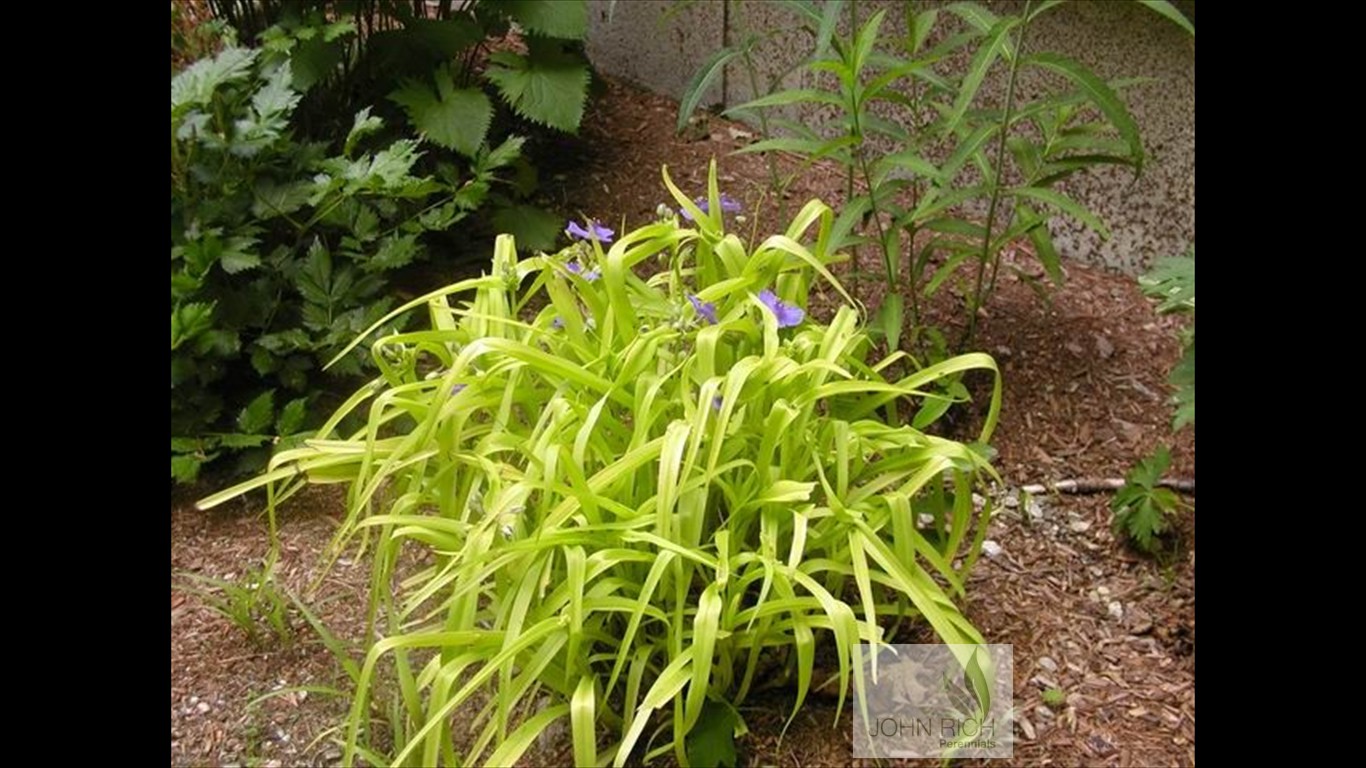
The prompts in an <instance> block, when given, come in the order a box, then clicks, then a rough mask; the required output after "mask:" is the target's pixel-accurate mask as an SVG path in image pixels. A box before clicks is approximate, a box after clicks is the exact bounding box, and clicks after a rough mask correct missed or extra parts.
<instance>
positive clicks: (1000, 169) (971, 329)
mask: <svg viewBox="0 0 1366 768" xmlns="http://www.w3.org/2000/svg"><path fill="white" fill-rule="evenodd" d="M1032 4H1033V0H1025V7H1024V14H1023V19H1024V20H1023V21H1022V22H1021V23H1020V34H1019V37H1018V39H1017V40H1016V42H1015V55H1014V56H1013V57H1011V60H1010V80H1009V82H1008V83H1007V85H1006V102H1005V108H1004V111H1003V112H1002V115H1001V128H1000V131H999V133H1000V136H999V137H998V138H997V142H996V163H995V167H994V168H993V169H992V170H993V171H995V177H994V178H993V179H992V182H991V203H990V204H989V205H988V206H987V223H986V232H985V233H983V235H982V254H981V256H980V258H979V259H978V261H977V276H976V278H975V280H974V286H973V290H972V303H971V304H970V305H969V306H968V327H967V329H966V330H965V331H964V333H963V337H962V338H961V339H960V340H959V341H958V346H957V349H966V348H967V345H968V344H969V343H970V342H971V341H972V339H973V337H974V336H975V335H976V333H977V314H978V312H979V311H980V310H981V308H982V303H983V301H984V297H985V295H986V294H985V293H984V292H983V280H984V279H985V277H986V268H987V262H988V261H990V262H991V264H992V267H991V275H992V283H993V285H994V284H995V281H996V269H997V266H999V264H1000V261H1001V254H1000V251H999V250H998V251H997V252H996V253H995V254H992V253H991V241H992V235H993V230H994V229H995V226H996V212H997V210H998V208H999V206H1000V202H1001V177H1002V176H1003V175H1004V173H1005V157H1006V139H1007V138H1009V135H1010V120H1011V117H1013V115H1014V109H1015V81H1016V77H1017V75H1018V74H1019V71H1020V63H1021V61H1022V60H1023V59H1024V43H1025V35H1026V34H1027V33H1028V32H1029V24H1030V21H1031V18H1030V15H1029V9H1030V6H1031V5H1032Z"/></svg>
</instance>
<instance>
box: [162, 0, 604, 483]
mask: <svg viewBox="0 0 1366 768" xmlns="http://www.w3.org/2000/svg"><path fill="white" fill-rule="evenodd" d="M208 5H209V7H210V9H211V10H212V12H213V16H214V19H213V20H212V21H211V22H204V23H203V24H201V25H200V26H199V27H195V28H190V29H187V28H186V24H185V22H184V21H183V17H182V16H177V12H176V9H175V7H174V5H173V10H172V61H173V77H172V82H171V133H172V148H171V155H172V184H171V209H172V223H171V261H172V264H171V267H172V268H171V353H172V372H171V379H172V398H171V400H172V402H171V411H172V429H171V434H172V459H171V474H172V478H173V479H175V480H177V481H188V480H193V479H194V478H195V477H196V476H197V474H198V472H199V469H200V467H201V466H202V465H204V464H205V463H206V462H209V461H212V460H214V459H216V458H218V457H219V456H221V455H223V454H225V453H237V452H241V451H246V453H245V454H244V455H242V456H241V457H240V461H239V468H240V469H251V468H253V467H257V466H259V464H260V462H261V461H262V460H264V454H265V452H264V451H261V450H250V449H254V448H259V447H262V446H265V445H267V444H268V443H270V442H272V441H273V439H274V438H275V437H276V436H286V437H287V436H289V435H293V434H296V433H299V432H301V431H302V430H303V429H304V428H305V427H307V426H312V425H314V424H316V423H317V420H316V419H313V418H311V414H312V411H313V409H314V408H315V407H316V406H318V405H319V404H321V403H322V401H323V400H325V399H326V398H327V397H328V394H327V393H328V392H329V391H330V390H331V389H332V388H333V387H335V386H336V382H335V381H329V380H327V379H324V378H322V377H320V376H319V373H320V368H321V366H320V363H321V362H323V361H325V360H326V359H328V358H330V357H331V356H332V355H333V354H334V353H335V352H336V350H337V349H339V348H340V347H341V346H343V345H344V344H345V343H346V342H347V341H348V340H349V339H350V338H351V337H353V336H354V334H356V333H357V332H359V331H360V330H362V329H364V328H366V327H368V326H369V325H371V324H372V323H373V322H374V321H375V319H376V318H378V317H380V316H381V315H383V314H384V313H385V312H386V311H387V310H388V309H389V307H390V306H391V301H392V299H391V297H390V294H391V290H390V281H391V279H392V277H393V276H394V275H395V274H396V273H397V272H398V271H400V270H403V269H404V268H405V267H408V266H409V265H411V264H413V263H414V262H417V261H420V260H422V259H424V258H425V257H426V256H427V254H428V252H429V251H430V250H431V249H432V248H439V249H442V250H446V251H449V250H451V249H452V248H453V247H455V244H459V243H464V242H466V241H470V240H471V239H476V238H471V233H472V232H474V233H478V232H488V231H490V230H492V229H494V228H497V229H499V230H502V231H509V232H513V233H516V234H517V235H518V236H520V237H522V238H523V239H524V240H525V241H526V242H527V243H528V244H530V245H533V246H535V247H540V248H549V247H552V246H553V244H554V242H555V237H556V235H557V234H558V232H559V229H560V225H561V224H562V222H561V221H560V220H559V219H558V217H556V216H553V215H551V214H550V213H548V212H546V211H542V210H540V209H538V208H536V207H534V206H531V205H529V204H527V202H526V197H527V196H528V195H530V194H532V193H533V192H534V188H535V172H534V169H533V168H531V166H530V164H529V163H528V161H527V159H526V158H524V157H523V149H524V147H525V146H526V142H527V139H526V138H525V137H523V136H520V135H516V134H514V133H513V130H515V129H521V128H530V129H534V128H536V127H537V126H546V127H550V128H552V129H555V130H560V131H571V132H572V131H575V130H577V128H578V123H579V121H580V119H581V118H582V115H583V105H584V100H585V98H586V94H587V84H588V81H589V69H588V67H587V64H586V61H585V60H584V59H583V57H582V55H581V53H580V52H579V50H578V47H579V41H581V38H582V36H583V34H584V32H585V30H586V23H587V16H586V10H585V6H584V3H582V2H512V3H507V2H486V3H466V4H464V5H463V6H462V7H461V8H460V9H459V10H458V11H457V10H452V9H451V8H449V7H447V4H443V7H442V8H432V9H429V8H427V6H426V5H425V4H423V3H420V2H419V3H404V2H384V1H380V0H377V1H375V2H368V1H366V2H358V3H334V2H271V1H270V0H267V1H266V2H245V1H243V2H237V1H235V0H222V2H210V3H208ZM182 14H183V9H182ZM513 23H516V24H518V25H519V26H520V27H521V29H522V30H523V33H524V35H523V37H524V40H525V42H526V44H527V51H526V53H525V54H522V53H516V52H513V51H509V50H504V51H500V52H498V53H495V54H493V55H492V56H493V57H496V59H497V61H498V62H499V63H498V64H497V66H493V65H490V66H489V67H488V76H487V79H486V80H481V77H480V71H481V68H482V67H483V65H484V62H485V60H486V59H488V58H490V56H489V54H488V51H489V49H490V47H491V46H493V45H494V44H495V43H498V41H499V40H501V39H502V38H503V36H504V35H506V34H507V32H508V30H509V28H510V25H511V24H513ZM214 33H221V34H222V35H223V39H224V40H225V41H226V43H227V45H226V47H225V48H224V49H223V50H222V52H221V53H218V54H217V55H215V56H212V57H208V58H200V59H199V60H198V61H196V62H195V63H193V64H191V65H190V66H188V67H186V68H185V69H184V70H183V71H181V72H180V73H179V74H174V67H175V62H176V61H178V60H184V59H186V58H190V57H191V54H194V55H199V54H207V53H208V52H210V51H212V50H214V49H215V48H216V47H219V46H218V45H216V44H215V41H213V40H212V39H211V38H212V35H213V34H214ZM239 38H240V39H244V40H253V41H256V42H258V43H259V46H260V47H258V48H244V47H239V46H238V45H237V44H236V40H237V39H239ZM177 45H179V46H180V49H179V50H180V55H179V56H178V55H177ZM502 112H505V113H507V114H506V115H504V116H502V117H500V113H502ZM511 114H516V115H520V116H522V118H524V119H515V118H512V117H511ZM405 129H408V130H405ZM413 132H415V133H417V134H418V135H419V138H413V137H412V134H413ZM342 137H345V138H344V139H343V138H342ZM504 170H507V171H511V172H512V175H514V176H515V177H516V178H517V179H519V180H521V181H519V183H516V184H499V183H498V182H499V179H498V174H499V173H500V172H502V171H504ZM456 225H459V229H458V230H457V228H456ZM368 365H369V362H368V358H367V357H366V356H364V355H361V354H354V355H351V356H349V357H348V358H346V359H345V360H343V361H340V362H339V364H338V365H336V366H334V367H333V369H332V371H331V373H332V374H333V375H334V377H335V376H340V377H343V378H345V377H348V376H355V375H358V374H360V373H361V372H362V370H363V369H364V368H365V367H367V366H368Z"/></svg>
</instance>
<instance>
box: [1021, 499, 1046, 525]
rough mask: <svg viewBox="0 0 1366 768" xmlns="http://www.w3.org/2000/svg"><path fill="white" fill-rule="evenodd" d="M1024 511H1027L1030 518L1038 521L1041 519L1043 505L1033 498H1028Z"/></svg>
mask: <svg viewBox="0 0 1366 768" xmlns="http://www.w3.org/2000/svg"><path fill="white" fill-rule="evenodd" d="M1025 512H1028V513H1029V517H1030V519H1032V520H1036V521H1038V520H1042V519H1043V505H1042V504H1040V503H1039V502H1037V501H1035V500H1033V499H1030V500H1029V504H1027V505H1025Z"/></svg>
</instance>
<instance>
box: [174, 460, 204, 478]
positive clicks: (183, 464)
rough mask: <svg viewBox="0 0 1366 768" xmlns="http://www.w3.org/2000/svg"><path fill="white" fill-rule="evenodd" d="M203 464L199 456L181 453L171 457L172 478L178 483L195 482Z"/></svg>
mask: <svg viewBox="0 0 1366 768" xmlns="http://www.w3.org/2000/svg"><path fill="white" fill-rule="evenodd" d="M201 464H202V462H201V460H200V459H199V458H198V457H197V456H192V455H187V454H181V455H178V456H172V457H171V479H172V480H174V481H176V482H177V483H193V482H194V481H195V480H197V479H198V478H199V467H200V465H201Z"/></svg>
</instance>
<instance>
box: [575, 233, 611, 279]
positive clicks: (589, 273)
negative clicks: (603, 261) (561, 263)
mask: <svg viewBox="0 0 1366 768" xmlns="http://www.w3.org/2000/svg"><path fill="white" fill-rule="evenodd" d="M608 231H609V232H610V231H611V230H608ZM565 269H567V270H569V271H570V272H573V273H574V274H576V275H578V276H579V277H582V278H583V279H584V280H587V281H588V282H590V283H591V282H593V281H594V280H597V279H598V278H599V277H602V273H601V272H599V271H598V268H597V267H593V268H592V269H589V270H584V268H583V265H582V264H580V263H578V262H577V261H571V262H569V263H568V264H566V265H565Z"/></svg>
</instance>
